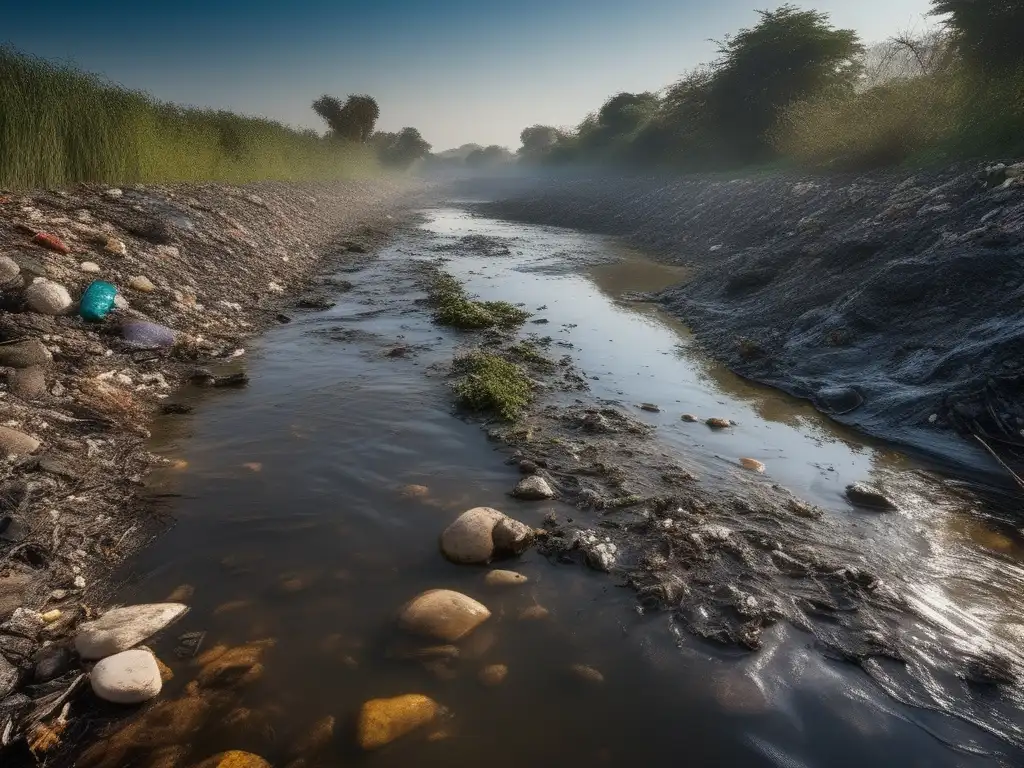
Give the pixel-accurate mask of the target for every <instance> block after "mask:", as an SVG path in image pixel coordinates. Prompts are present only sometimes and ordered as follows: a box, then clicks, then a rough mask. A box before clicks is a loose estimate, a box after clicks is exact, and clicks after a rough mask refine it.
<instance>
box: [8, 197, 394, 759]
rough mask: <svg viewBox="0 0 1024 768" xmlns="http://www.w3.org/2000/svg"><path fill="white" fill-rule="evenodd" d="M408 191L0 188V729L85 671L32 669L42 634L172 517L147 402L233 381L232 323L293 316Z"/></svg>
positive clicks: (238, 333) (36, 715)
mask: <svg viewBox="0 0 1024 768" xmlns="http://www.w3.org/2000/svg"><path fill="white" fill-rule="evenodd" d="M412 192H413V188H412V187H411V186H410V185H409V184H407V183H404V182H401V183H400V182H395V181H384V180H376V181H365V182H343V183H337V184H330V185H286V184H265V185H258V186H251V187H246V188H232V187H228V186H225V185H217V184H211V185H203V186H188V187H185V186H178V187H173V188H160V187H135V188H131V189H128V188H126V189H124V190H120V189H110V188H100V187H93V186H89V187H85V186H83V187H80V188H77V189H74V190H71V191H57V192H38V193H32V194H19V195H4V196H2V197H0V269H2V272H3V274H2V280H3V287H2V294H0V295H2V301H3V307H2V310H3V311H2V312H0V366H2V370H3V371H4V372H5V374H6V384H7V386H6V391H5V392H4V393H3V394H2V395H0V414H2V419H0V422H2V424H3V428H2V430H0V453H2V454H3V456H4V459H3V463H2V465H0V504H2V508H0V747H2V745H4V744H8V743H10V742H11V741H13V740H15V739H16V738H17V737H18V736H19V735H21V734H23V733H25V732H28V733H29V738H30V741H31V740H32V738H34V737H35V736H38V735H39V734H38V733H36V734H35V736H34V735H33V734H34V731H33V723H34V722H35V721H36V720H38V719H41V718H43V717H49V716H51V715H52V714H53V713H54V712H55V711H58V710H59V709H60V706H61V704H62V703H63V701H64V700H65V699H66V698H67V696H68V695H70V692H71V691H73V690H74V688H73V686H75V685H77V683H78V682H80V681H81V678H80V677H76V673H75V670H74V668H73V667H74V663H73V661H71V660H70V659H69V660H68V664H65V665H64V666H65V668H64V669H62V670H60V675H56V676H48V675H44V676H43V678H42V679H41V678H40V674H39V670H38V669H35V668H34V667H35V666H36V665H37V663H38V660H37V659H36V653H37V650H39V649H40V647H41V646H43V645H44V644H45V643H46V641H55V640H60V639H61V638H63V637H65V636H66V635H67V634H68V633H69V632H70V631H71V630H72V629H73V628H74V627H75V626H77V624H78V623H80V622H81V621H82V620H83V619H87V618H90V617H91V616H92V614H93V613H94V611H95V609H96V608H98V607H100V606H101V604H102V602H103V600H104V599H105V597H106V595H107V593H108V591H109V585H108V584H106V583H105V578H106V577H107V576H108V575H109V573H110V572H111V569H112V568H113V567H114V566H115V565H116V564H117V563H118V562H120V561H122V560H123V559H124V558H125V557H126V556H127V555H129V554H130V553H132V552H133V551H135V550H136V549H137V548H138V547H139V546H141V545H142V544H143V543H145V542H146V541H147V540H148V539H149V538H150V537H151V536H152V535H154V534H155V533H156V532H158V531H159V530H160V528H161V527H162V526H164V525H166V524H167V521H166V520H163V519H162V518H161V515H160V510H159V507H158V503H159V499H153V498H149V497H145V496H144V495H143V493H142V479H143V478H144V476H145V475H146V473H147V472H148V471H149V469H150V468H151V467H152V466H153V465H154V463H155V462H159V461H161V460H160V459H158V458H157V457H155V456H154V455H152V454H150V453H149V452H148V450H147V446H146V440H147V438H148V432H147V429H146V424H147V421H148V417H149V415H150V414H152V413H154V412H156V411H157V410H158V409H160V408H161V403H162V401H163V400H164V399H165V398H166V397H167V396H168V394H169V393H170V392H171V391H172V390H173V389H174V388H175V387H177V386H179V385H181V384H184V383H186V382H191V383H192V384H193V385H198V386H221V385H231V386H237V385H244V383H245V376H244V373H241V372H239V371H238V370H237V369H235V370H230V369H225V368H224V365H225V364H226V363H227V362H228V361H230V360H235V361H236V366H237V361H238V360H239V359H241V358H243V356H244V354H245V353H244V348H243V347H242V346H241V343H242V341H243V340H244V339H245V338H246V337H247V336H250V335H251V334H253V333H254V332H256V331H257V330H259V329H260V328H261V327H262V326H264V325H266V324H268V323H272V322H275V320H276V321H280V322H287V320H288V318H287V317H286V316H283V315H280V314H276V313H277V312H278V311H279V309H280V304H281V302H282V299H283V297H284V295H285V294H286V293H294V292H298V291H301V290H303V289H306V290H308V291H312V292H311V293H307V295H306V296H305V297H304V299H303V301H306V302H307V304H308V303H310V302H312V303H315V302H317V301H319V300H321V299H320V297H319V296H318V295H317V294H316V292H315V288H314V287H313V286H310V285H308V277H309V275H310V273H311V270H312V269H313V267H314V266H315V265H316V264H317V263H318V262H320V261H321V260H322V259H323V258H324V257H328V256H329V257H332V258H341V259H344V258H346V257H345V254H346V253H363V252H365V251H366V250H368V249H369V248H370V247H371V246H372V245H373V244H374V243H375V241H378V240H380V239H381V238H383V237H384V236H385V234H386V233H387V231H388V230H389V229H390V228H391V227H392V225H393V223H394V220H393V218H392V216H390V215H389V214H388V211H389V210H392V209H395V208H396V207H397V206H399V205H400V204H401V203H402V201H403V200H404V199H407V196H408V195H410V194H412ZM40 233H42V234H40ZM94 279H99V280H104V281H108V282H110V283H112V284H113V285H115V286H117V288H118V290H119V297H118V303H117V305H116V308H115V309H114V310H113V311H112V312H111V313H110V314H109V315H108V316H107V317H106V318H105V319H103V320H102V321H100V322H92V323H90V322H86V321H85V320H83V318H82V317H81V316H80V315H79V306H78V300H79V298H80V297H81V296H82V294H83V292H84V290H85V289H86V287H87V286H88V285H89V284H90V283H91V282H92V281H93V280H94ZM42 281H46V282H42ZM33 283H35V285H34V286H33ZM40 286H43V287H40ZM139 322H144V323H152V324H157V326H144V325H138V323H139ZM12 614H13V616H12ZM40 614H41V616H40ZM68 667H70V669H69V668H68ZM53 678H55V679H53ZM37 730H38V729H37ZM44 735H45V734H44Z"/></svg>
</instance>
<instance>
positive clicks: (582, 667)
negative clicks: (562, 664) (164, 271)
mask: <svg viewBox="0 0 1024 768" xmlns="http://www.w3.org/2000/svg"><path fill="white" fill-rule="evenodd" d="M569 671H570V672H571V673H572V675H573V677H575V678H576V679H577V680H581V681H583V682H585V683H603V682H604V675H602V674H601V673H600V672H599V671H598V670H596V669H594V668H593V667H588V666H587V665H586V664H573V665H572V666H571V667H569Z"/></svg>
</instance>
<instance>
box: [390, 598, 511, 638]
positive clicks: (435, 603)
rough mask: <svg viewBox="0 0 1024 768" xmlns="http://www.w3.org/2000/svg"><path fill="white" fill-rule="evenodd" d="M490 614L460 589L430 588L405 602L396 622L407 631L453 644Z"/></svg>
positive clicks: (484, 607)
mask: <svg viewBox="0 0 1024 768" xmlns="http://www.w3.org/2000/svg"><path fill="white" fill-rule="evenodd" d="M490 617H491V612H490V611H489V610H487V608H486V606H484V605H482V604H480V603H478V602H477V601H476V600H474V599H473V598H471V597H467V596H466V595H464V594H462V593H461V592H453V591H451V590H449V589H431V590H429V591H427V592H424V593H423V594H421V595H418V596H417V597H414V598H413V599H412V600H410V601H409V602H408V603H406V604H405V606H404V607H403V608H402V610H401V613H400V614H399V616H398V623H399V626H401V627H402V629H404V630H406V631H407V632H412V633H413V634H417V635H423V636H425V637H430V638H434V639H436V640H442V641H444V642H446V643H453V642H455V641H456V640H459V639H461V638H463V637H465V636H466V635H468V634H469V633H470V632H472V631H473V630H474V629H476V628H477V627H478V626H480V625H481V624H482V623H484V622H485V621H487V619H489V618H490Z"/></svg>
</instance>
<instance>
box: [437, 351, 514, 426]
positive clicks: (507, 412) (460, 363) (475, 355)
mask: <svg viewBox="0 0 1024 768" xmlns="http://www.w3.org/2000/svg"><path fill="white" fill-rule="evenodd" d="M452 371H453V372H454V373H456V374H457V375H458V376H459V378H458V380H457V381H456V382H455V385H454V389H455V398H456V400H457V402H458V403H459V405H460V406H462V407H463V408H466V409H468V410H471V411H478V412H482V413H493V414H494V415H496V416H498V417H499V418H501V419H502V420H504V421H514V420H515V419H516V418H517V417H518V416H519V414H520V413H522V411H523V409H524V408H526V406H528V405H529V404H530V402H531V401H532V400H533V385H532V383H531V382H530V378H529V377H528V376H527V375H526V371H524V370H523V369H522V367H520V366H519V365H517V364H516V363H513V362H511V361H509V360H506V359H504V358H502V357H499V356H498V355H495V354H492V353H490V352H479V351H477V352H471V353H469V354H468V355H464V356H463V357H459V358H456V360H455V362H454V363H453V364H452Z"/></svg>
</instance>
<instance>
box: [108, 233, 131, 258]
mask: <svg viewBox="0 0 1024 768" xmlns="http://www.w3.org/2000/svg"><path fill="white" fill-rule="evenodd" d="M103 250H105V251H106V252H107V253H111V254H113V255H115V256H127V255H128V246H127V245H125V244H124V241H123V240H118V239H117V238H116V237H111V238H108V239H107V242H106V243H105V244H104V245H103Z"/></svg>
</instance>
